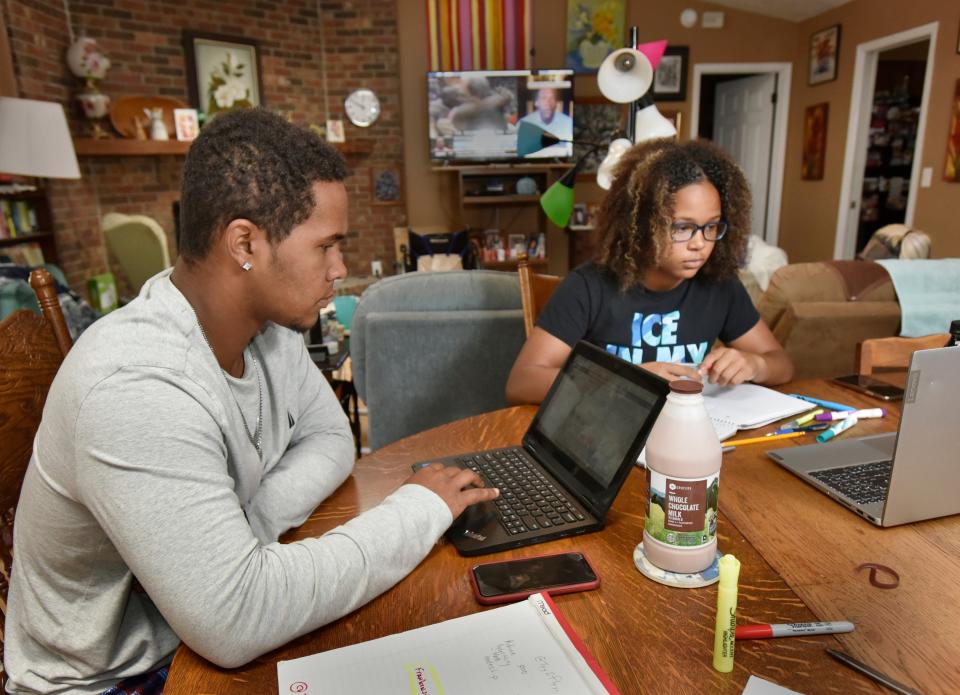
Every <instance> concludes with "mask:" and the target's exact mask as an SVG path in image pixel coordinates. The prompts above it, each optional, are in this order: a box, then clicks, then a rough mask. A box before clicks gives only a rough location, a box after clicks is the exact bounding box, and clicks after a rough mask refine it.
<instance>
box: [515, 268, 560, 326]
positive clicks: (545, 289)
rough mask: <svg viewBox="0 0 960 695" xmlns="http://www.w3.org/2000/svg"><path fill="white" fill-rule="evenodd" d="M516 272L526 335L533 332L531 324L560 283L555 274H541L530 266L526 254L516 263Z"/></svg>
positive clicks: (534, 321)
mask: <svg viewBox="0 0 960 695" xmlns="http://www.w3.org/2000/svg"><path fill="white" fill-rule="evenodd" d="M517 273H518V274H519V276H520V297H521V299H522V301H523V328H524V331H525V332H526V335H527V337H529V336H530V334H531V333H532V332H533V325H534V324H535V323H536V322H537V317H538V316H539V315H540V312H541V311H542V310H543V307H544V306H545V305H546V303H547V300H548V299H550V295H552V294H553V291H554V290H555V289H557V285H559V284H560V280H561V279H562V278H560V277H559V276H557V275H542V274H540V273H535V272H533V270H531V268H530V263H529V261H528V260H527V258H526V256H521V257H520V262H519V263H518V264H517Z"/></svg>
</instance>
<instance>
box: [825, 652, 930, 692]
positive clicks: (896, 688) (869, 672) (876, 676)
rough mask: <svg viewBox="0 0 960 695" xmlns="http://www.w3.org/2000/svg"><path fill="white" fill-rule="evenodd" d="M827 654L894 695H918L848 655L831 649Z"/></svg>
mask: <svg viewBox="0 0 960 695" xmlns="http://www.w3.org/2000/svg"><path fill="white" fill-rule="evenodd" d="M827 654H829V655H830V656H832V657H833V658H834V659H836V660H837V661H839V662H840V663H842V664H845V665H847V666H849V667H850V668H852V669H853V670H854V671H859V672H860V673H862V674H863V675H865V676H866V677H867V678H872V679H873V680H875V681H876V682H877V683H880V684H882V685H885V686H887V687H888V688H890V690H892V691H893V692H895V693H900V695H920V693H918V692H917V691H916V690H914V689H913V688H908V687H907V686H905V685H904V684H903V683H898V682H897V681H895V680H893V679H892V678H891V677H890V676H888V675H886V674H885V673H880V672H879V671H877V670H876V669H874V668H871V667H870V666H867V665H866V664H865V663H863V662H862V661H858V660H856V659H854V658H853V657H852V656H850V655H849V654H844V653H843V652H838V651H835V650H833V649H828V650H827Z"/></svg>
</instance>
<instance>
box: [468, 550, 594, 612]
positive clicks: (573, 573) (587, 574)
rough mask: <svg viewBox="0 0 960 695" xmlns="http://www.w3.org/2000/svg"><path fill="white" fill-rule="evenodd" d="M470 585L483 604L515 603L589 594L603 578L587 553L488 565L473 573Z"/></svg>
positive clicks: (483, 564)
mask: <svg viewBox="0 0 960 695" xmlns="http://www.w3.org/2000/svg"><path fill="white" fill-rule="evenodd" d="M470 583H471V585H472V586H473V593H474V595H475V596H476V597H477V601H479V602H480V603H483V604H495V603H512V602H514V601H519V600H520V599H523V598H526V597H527V596H529V595H530V594H535V593H537V592H538V591H544V592H547V593H549V594H551V595H554V596H555V595H557V594H569V593H572V592H574V591H589V590H590V589H596V588H597V587H598V586H600V577H599V576H598V575H597V573H596V572H595V571H594V569H593V567H591V566H590V562H589V561H588V560H587V557H586V556H585V555H584V554H583V553H577V552H570V553H556V554H552V555H537V556H535V557H525V558H519V559H517V560H504V561H500V562H484V563H481V564H479V565H474V566H473V567H472V568H471V570H470Z"/></svg>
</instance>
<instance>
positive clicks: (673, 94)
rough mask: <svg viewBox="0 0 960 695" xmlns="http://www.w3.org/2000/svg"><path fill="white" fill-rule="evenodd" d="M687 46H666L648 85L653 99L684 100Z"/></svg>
mask: <svg viewBox="0 0 960 695" xmlns="http://www.w3.org/2000/svg"><path fill="white" fill-rule="evenodd" d="M689 63H690V47H689V46H667V50H666V51H664V54H663V57H662V58H661V59H660V64H659V65H657V69H656V70H655V71H654V73H653V85H651V87H650V91H651V94H652V96H653V99H654V101H657V102H660V101H686V99H687V70H688V66H689Z"/></svg>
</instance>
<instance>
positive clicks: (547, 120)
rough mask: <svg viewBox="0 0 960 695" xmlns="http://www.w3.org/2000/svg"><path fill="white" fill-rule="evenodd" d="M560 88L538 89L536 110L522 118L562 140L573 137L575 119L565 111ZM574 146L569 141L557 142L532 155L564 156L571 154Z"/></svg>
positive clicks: (535, 102) (535, 103)
mask: <svg viewBox="0 0 960 695" xmlns="http://www.w3.org/2000/svg"><path fill="white" fill-rule="evenodd" d="M562 103H563V102H562V101H561V99H560V90H559V89H557V88H555V87H543V88H542V89H538V90H537V98H536V100H535V101H534V106H535V107H536V110H535V111H533V112H532V113H528V114H527V115H526V116H524V117H523V118H521V119H520V120H521V122H524V123H532V124H533V125H535V126H538V127H540V128H543V129H544V130H546V131H547V132H548V133H550V134H551V135H554V136H556V137H558V138H560V139H561V140H572V139H573V119H572V118H570V116H568V115H567V114H565V113H564V112H563V108H562ZM571 148H572V146H571V145H570V144H569V143H565V142H564V143H557V144H556V145H551V146H550V147H548V148H546V149H543V150H540V151H539V152H536V153H534V154H532V155H530V156H532V157H564V156H569V155H570V152H571Z"/></svg>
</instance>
